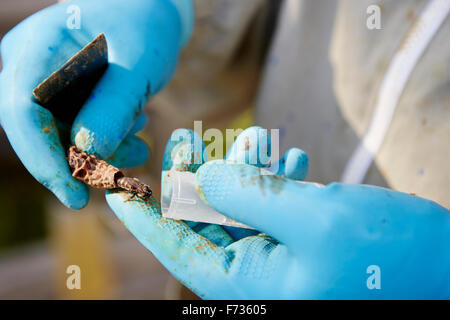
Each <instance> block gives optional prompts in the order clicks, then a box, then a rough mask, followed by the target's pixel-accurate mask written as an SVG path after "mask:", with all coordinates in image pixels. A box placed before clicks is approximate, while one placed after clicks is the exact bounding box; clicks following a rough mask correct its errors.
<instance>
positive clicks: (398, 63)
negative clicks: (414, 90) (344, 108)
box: [341, 0, 450, 184]
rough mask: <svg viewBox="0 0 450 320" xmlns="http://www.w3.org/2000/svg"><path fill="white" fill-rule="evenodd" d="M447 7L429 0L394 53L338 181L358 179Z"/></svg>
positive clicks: (444, 0) (449, 3)
mask: <svg viewBox="0 0 450 320" xmlns="http://www.w3.org/2000/svg"><path fill="white" fill-rule="evenodd" d="M449 11H450V0H431V1H429V2H428V4H427V5H426V7H425V9H424V10H423V12H422V14H421V15H420V17H419V19H417V21H416V22H415V23H414V25H413V26H412V28H411V29H410V30H409V32H408V34H407V35H406V37H405V39H404V40H403V43H402V45H401V48H400V49H398V51H397V52H396V53H395V55H394V57H393V59H392V61H391V64H390V65H389V68H388V71H387V72H386V75H385V76H384V79H383V82H382V83H381V86H380V89H379V92H378V100H377V104H376V106H375V111H374V114H373V117H372V120H371V122H370V125H369V130H368V131H367V133H366V134H365V136H364V138H363V139H362V140H361V142H360V143H359V145H358V147H357V148H356V149H355V151H354V152H353V154H352V156H351V157H350V159H349V161H348V162H347V165H346V167H345V170H344V173H343V174H342V177H341V182H344V183H354V184H358V183H362V182H363V181H364V177H365V176H366V173H367V171H368V170H369V168H370V166H371V164H372V162H373V158H374V156H375V155H376V154H377V152H378V150H379V148H380V146H381V144H382V142H383V139H384V137H385V135H386V132H387V130H388V129H389V126H390V124H391V121H392V117H393V115H394V111H395V109H396V107H397V104H398V101H399V99H400V96H401V94H402V92H403V89H404V88H405V85H406V83H407V82H408V79H409V76H410V75H411V73H412V71H413V70H414V67H415V66H416V64H417V62H418V60H419V58H420V57H421V56H422V54H423V52H424V51H425V49H426V48H427V46H428V44H429V43H430V41H431V39H432V38H433V36H434V35H435V34H436V32H437V31H438V29H439V27H440V26H441V24H442V23H443V21H444V20H445V18H446V17H447V14H448V13H449Z"/></svg>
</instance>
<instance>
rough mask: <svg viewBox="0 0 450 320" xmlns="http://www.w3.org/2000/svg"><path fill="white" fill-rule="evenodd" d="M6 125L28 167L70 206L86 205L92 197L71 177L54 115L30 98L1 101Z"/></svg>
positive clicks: (20, 156)
mask: <svg viewBox="0 0 450 320" xmlns="http://www.w3.org/2000/svg"><path fill="white" fill-rule="evenodd" d="M2 103H7V104H9V105H10V106H11V109H9V110H6V111H5V108H4V107H0V112H1V118H2V120H6V121H2V123H3V128H4V130H5V132H6V134H7V136H8V139H9V141H10V143H11V145H12V147H13V148H14V151H15V152H16V153H17V155H18V156H19V158H20V160H21V161H22V163H23V164H24V166H25V167H26V168H27V170H28V171H29V172H30V173H31V174H32V175H33V176H34V177H35V178H36V179H37V180H38V181H39V182H40V183H42V184H43V185H44V186H45V187H47V188H48V189H49V190H50V191H52V192H53V193H54V194H55V195H56V197H57V198H58V199H59V200H60V201H61V202H62V203H63V204H64V205H65V206H67V207H69V208H72V209H81V208H83V207H84V206H85V205H86V204H87V202H88V200H89V192H88V189H87V188H86V186H85V185H84V184H83V183H81V182H80V181H78V180H76V179H75V178H73V177H72V175H71V172H70V169H69V165H68V163H67V159H66V152H65V150H64V148H63V146H62V144H61V141H60V138H59V134H58V130H57V127H56V124H55V121H54V119H53V116H52V115H51V113H50V112H49V111H48V110H45V109H44V108H42V107H41V106H39V105H37V104H34V103H33V102H31V100H30V99H28V97H22V98H19V97H12V96H9V98H8V99H4V100H2Z"/></svg>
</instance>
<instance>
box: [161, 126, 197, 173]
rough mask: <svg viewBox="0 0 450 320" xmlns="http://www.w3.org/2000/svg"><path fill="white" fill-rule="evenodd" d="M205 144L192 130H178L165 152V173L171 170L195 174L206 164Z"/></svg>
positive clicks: (170, 139) (171, 137)
mask: <svg viewBox="0 0 450 320" xmlns="http://www.w3.org/2000/svg"><path fill="white" fill-rule="evenodd" d="M204 150H205V143H204V142H203V140H202V138H201V137H200V136H199V135H198V134H197V133H196V132H194V131H192V130H190V129H177V130H175V131H174V132H173V133H172V135H171V136H170V138H169V141H168V142H167V144H166V148H165V150H164V158H163V172H164V171H169V170H177V171H189V172H193V173H195V172H196V171H197V169H198V168H199V167H200V166H201V165H202V164H203V163H204V159H203V152H204Z"/></svg>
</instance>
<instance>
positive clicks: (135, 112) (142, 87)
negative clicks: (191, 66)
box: [0, 0, 192, 208]
mask: <svg viewBox="0 0 450 320" xmlns="http://www.w3.org/2000/svg"><path fill="white" fill-rule="evenodd" d="M73 5H75V6H76V7H75V8H79V13H80V18H81V20H80V22H81V24H80V29H70V28H68V26H67V21H68V20H70V19H71V14H73V12H72V11H70V10H69V11H67V10H68V9H70V8H73V7H70V6H73ZM69 25H70V24H69ZM191 29H192V5H191V3H190V0H129V1H122V0H96V1H91V0H85V1H83V0H79V1H69V2H65V3H61V4H57V5H54V6H51V7H49V8H46V9H44V10H42V11H40V12H38V13H36V14H34V15H32V16H31V17H29V18H27V19H26V20H24V21H23V22H22V23H20V24H19V25H17V26H16V27H15V28H14V29H13V30H11V31H10V32H9V33H8V34H6V35H5V37H4V38H3V40H2V43H1V54H2V60H3V71H2V72H1V74H0V122H1V125H2V126H3V128H4V130H5V132H6V134H7V135H8V138H9V141H10V142H11V144H12V146H13V148H14V150H15V151H16V153H17V155H18V156H19V158H20V159H21V161H22V162H23V164H24V165H25V167H26V168H27V169H28V171H30V173H31V174H32V175H33V176H34V177H35V178H36V179H37V180H38V181H39V182H41V183H42V184H43V185H45V186H46V187H47V188H49V189H50V190H51V191H52V192H53V193H55V195H56V196H57V197H58V198H59V199H60V200H61V201H62V202H63V203H64V204H65V205H66V206H68V207H71V208H81V207H83V206H84V205H86V203H87V201H88V191H87V188H86V187H85V186H84V185H83V184H82V183H81V182H78V181H76V180H75V179H74V178H72V176H71V173H70V170H69V167H68V165H67V161H66V158H65V153H66V150H63V147H62V146H61V141H60V134H62V132H61V127H60V126H58V123H57V122H55V120H54V118H53V116H52V115H51V113H50V112H49V111H48V110H46V109H44V108H43V107H41V106H40V105H38V104H36V103H35V102H34V100H33V98H32V91H33V89H34V88H35V87H36V86H37V85H38V84H39V83H40V82H41V81H42V80H44V79H45V78H46V77H47V76H49V75H50V73H51V72H53V71H55V70H56V69H58V68H59V67H60V66H61V65H63V64H64V63H65V62H66V61H67V60H68V59H69V58H70V57H71V56H73V55H74V54H75V53H76V52H78V51H79V50H80V49H81V48H82V47H84V46H85V45H86V44H87V43H89V42H90V41H92V40H93V39H94V38H95V37H96V36H97V35H98V34H100V33H104V34H105V36H106V41H107V43H108V50H109V62H110V65H109V67H108V69H107V70H106V72H105V74H104V75H103V77H102V78H101V80H100V81H99V83H98V84H97V86H96V88H95V89H94V90H93V93H92V95H91V97H90V98H89V100H88V102H87V103H86V104H85V105H84V106H83V108H82V110H81V111H80V113H79V114H78V116H77V118H76V119H75V121H74V123H73V127H72V129H71V133H70V136H71V139H72V143H74V144H76V145H77V146H78V147H79V148H80V149H82V150H84V151H87V152H89V153H92V154H95V155H97V156H99V157H101V158H104V159H106V160H108V161H109V162H111V163H112V164H114V165H116V166H120V167H131V166H137V165H140V164H142V163H143V162H145V161H146V160H147V158H148V155H149V152H148V149H147V146H146V145H145V143H144V142H143V141H141V140H140V139H138V138H137V137H135V136H134V134H135V133H136V132H137V131H139V130H141V129H142V128H143V126H144V125H145V121H146V119H145V116H144V115H143V114H142V107H143V106H144V104H145V101H146V100H147V98H148V97H149V96H151V95H153V94H155V93H157V92H158V91H159V90H161V89H162V88H163V87H164V86H165V85H166V84H167V82H168V81H169V79H170V77H171V75H172V73H173V71H174V69H175V66H176V62H177V58H178V54H179V51H180V48H181V47H182V45H183V44H184V43H185V42H186V40H187V38H188V37H189V34H190V31H191ZM61 107H63V106H61ZM68 134H69V133H68Z"/></svg>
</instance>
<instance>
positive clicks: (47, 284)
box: [0, 0, 281, 299]
mask: <svg viewBox="0 0 450 320" xmlns="http://www.w3.org/2000/svg"><path fill="white" fill-rule="evenodd" d="M55 2H56V1H52V0H41V1H35V0H0V39H1V38H2V37H3V36H4V35H5V34H6V33H7V32H8V30H10V29H11V28H12V27H14V26H15V25H16V24H18V23H19V22H20V21H21V20H23V19H24V18H26V17H27V16H29V15H31V14H33V13H34V12H36V11H38V10H40V9H42V8H45V7H47V6H49V5H51V4H53V3H55ZM224 2H226V1H217V2H216V3H214V4H213V2H212V1H209V0H202V1H201V3H199V1H196V10H197V11H196V23H197V25H196V33H195V35H194V37H193V38H192V39H191V42H190V44H189V46H188V47H187V48H186V50H185V51H184V53H183V56H182V57H181V63H180V67H179V70H178V71H177V74H176V76H175V78H174V80H173V81H172V83H171V85H170V86H169V87H168V88H167V89H165V90H164V91H163V92H162V93H161V94H159V95H158V96H157V97H155V98H154V99H152V100H151V101H150V102H149V103H148V106H147V108H146V112H147V113H148V115H149V119H150V121H149V124H148V125H147V129H146V130H145V131H144V132H142V133H141V135H140V136H141V137H142V138H143V139H144V140H146V141H147V142H148V144H149V145H150V147H151V151H152V156H151V159H150V161H149V162H148V163H147V165H146V166H144V167H142V168H139V169H138V170H134V171H133V172H132V175H135V176H139V177H140V178H141V180H143V181H145V182H147V183H148V184H150V185H151V186H152V189H153V190H154V194H155V196H156V197H158V198H159V184H160V182H159V181H160V172H161V171H160V170H161V163H162V155H163V150H164V147H165V143H166V142H167V140H168V139H169V137H170V134H171V132H172V131H173V130H174V129H176V128H180V127H188V128H192V126H193V121H194V120H198V119H202V120H203V130H206V129H207V128H208V127H214V128H246V127H248V126H249V125H251V124H252V122H253V117H252V109H253V101H254V97H255V93H256V88H257V83H258V80H259V77H260V70H261V65H262V61H263V59H264V52H266V49H267V46H268V43H269V40H270V38H271V35H272V31H273V27H274V25H275V20H276V12H277V8H278V7H279V4H280V3H281V1H263V0H255V1H250V2H246V1H244V2H243V3H240V4H239V1H234V2H236V4H235V5H233V6H229V8H231V9H229V10H233V12H227V14H226V15H227V16H228V17H231V19H228V21H227V22H226V23H224V19H223V17H224V15H225V12H224V8H222V7H221V6H220V3H224ZM261 26H264V28H261ZM211 39H214V44H213V43H212V41H211ZM0 68H1V64H0ZM199 71H201V72H199ZM192 74H197V75H198V74H202V77H201V78H198V79H197V78H195V79H193V77H192ZM187 79H188V80H189V81H186V80H187ZM212 79H213V80H212ZM186 82H189V88H187V87H185V86H184V84H185V83H186ZM193 88H195V90H194V89H193ZM192 92H195V94H191V93H192ZM180 109H184V110H186V109H189V114H187V113H186V112H183V111H181V112H180ZM211 110H212V111H211ZM205 111H207V112H206V113H205ZM200 116H201V117H200ZM155 137H157V139H155ZM0 167H1V168H2V170H1V174H0V204H1V205H0V299H110V298H118V299H196V298H197V297H196V296H195V295H194V294H193V293H192V292H190V291H189V290H188V289H187V288H185V287H183V286H182V285H181V284H180V283H179V282H178V281H177V280H176V279H174V278H173V277H172V276H171V275H170V274H169V273H168V272H167V271H166V270H165V268H164V267H163V266H162V265H161V264H160V263H159V262H158V261H157V260H156V259H155V258H154V257H153V255H152V254H151V253H150V252H148V251H147V250H146V249H145V248H144V247H143V246H142V245H141V244H140V243H139V242H138V241H137V240H136V239H135V238H134V237H132V236H131V234H130V233H129V232H128V231H127V230H126V229H125V227H124V226H123V225H122V224H121V223H120V221H118V220H117V219H115V216H114V214H113V213H112V212H111V211H110V210H109V208H108V206H107V205H106V203H105V200H104V194H103V192H101V191H94V190H92V193H91V201H90V203H89V205H88V206H87V207H86V208H84V209H83V210H80V211H77V212H76V211H73V210H69V209H67V208H65V207H64V206H62V205H61V204H60V203H59V202H58V201H57V200H56V198H55V197H54V196H53V195H52V194H51V193H50V192H49V191H47V190H46V189H45V188H44V187H43V186H42V185H40V184H39V183H38V182H37V181H36V180H35V179H34V178H33V177H32V176H31V175H30V174H29V173H28V172H27V170H26V169H25V168H24V167H23V165H22V164H21V162H20V161H19V159H18V158H17V156H16V155H15V153H14V151H13V150H12V148H11V146H10V144H9V142H8V139H7V137H6V135H5V133H4V132H3V130H2V129H1V128H0ZM69 265H78V266H80V268H81V290H68V289H67V288H66V279H67V277H68V276H69V274H67V273H66V269H67V267H68V266H69Z"/></svg>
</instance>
